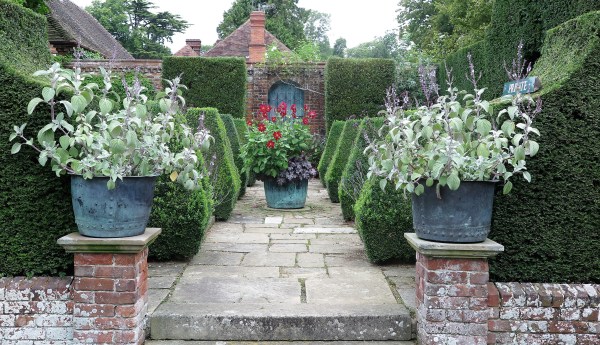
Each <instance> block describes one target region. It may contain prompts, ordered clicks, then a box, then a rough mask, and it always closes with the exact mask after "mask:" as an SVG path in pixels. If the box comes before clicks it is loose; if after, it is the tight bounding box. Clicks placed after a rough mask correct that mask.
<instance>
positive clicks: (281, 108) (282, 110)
mask: <svg viewBox="0 0 600 345" xmlns="http://www.w3.org/2000/svg"><path fill="white" fill-rule="evenodd" d="M277 112H278V113H279V115H281V117H285V115H287V103H285V102H281V103H279V106H278V107H277Z"/></svg>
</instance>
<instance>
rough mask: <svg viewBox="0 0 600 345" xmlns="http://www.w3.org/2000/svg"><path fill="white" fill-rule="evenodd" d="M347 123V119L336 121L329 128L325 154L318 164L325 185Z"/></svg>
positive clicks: (320, 176)
mask: <svg viewBox="0 0 600 345" xmlns="http://www.w3.org/2000/svg"><path fill="white" fill-rule="evenodd" d="M345 123H346V121H335V122H334V123H333V125H332V126H331V129H330V130H329V134H328V135H327V142H326V143H325V150H323V155H322V156H321V160H320V161H319V165H318V166H317V171H318V172H319V178H320V179H321V183H322V184H323V186H325V175H326V174H327V169H328V168H329V163H331V160H332V159H333V155H334V154H335V149H336V148H337V143H338V140H339V139H340V136H341V135H342V130H343V129H344V124H345Z"/></svg>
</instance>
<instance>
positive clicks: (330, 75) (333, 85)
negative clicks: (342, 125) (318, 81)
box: [325, 58, 395, 130]
mask: <svg viewBox="0 0 600 345" xmlns="http://www.w3.org/2000/svg"><path fill="white" fill-rule="evenodd" d="M394 78H395V65H394V61H393V60H389V59H341V58H331V59H329V60H328V61H327V65H326V67H325V120H326V122H327V129H328V130H329V128H330V127H331V125H332V124H333V122H334V121H335V120H345V119H347V118H348V117H350V116H352V115H357V116H362V115H367V116H377V113H378V112H379V111H380V110H382V109H383V103H384V98H385V91H386V89H387V88H388V87H390V86H392V84H394V80H395V79H394Z"/></svg>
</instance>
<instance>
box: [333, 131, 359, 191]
mask: <svg viewBox="0 0 600 345" xmlns="http://www.w3.org/2000/svg"><path fill="white" fill-rule="evenodd" d="M345 122H346V123H345V124H344V128H343V129H342V134H341V135H340V138H339V140H338V141H337V145H336V148H335V153H334V154H333V157H332V158H331V163H329V167H328V168H327V173H325V186H326V187H327V194H329V199H330V200H331V202H334V203H338V202H340V199H339V197H338V189H339V184H340V180H341V179H342V173H343V172H344V168H345V167H346V163H347V162H348V158H349V157H350V152H351V151H352V144H353V143H354V142H355V141H356V136H357V134H358V133H359V129H358V127H359V126H360V120H347V121H345Z"/></svg>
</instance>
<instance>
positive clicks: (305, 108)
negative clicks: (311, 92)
mask: <svg viewBox="0 0 600 345" xmlns="http://www.w3.org/2000/svg"><path fill="white" fill-rule="evenodd" d="M307 111H308V104H305V105H304V112H305V113H306V112H307Z"/></svg>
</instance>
